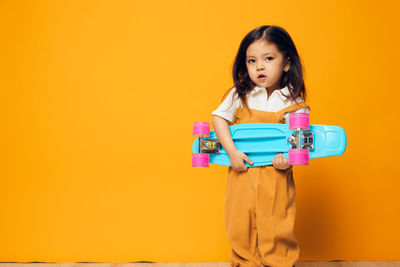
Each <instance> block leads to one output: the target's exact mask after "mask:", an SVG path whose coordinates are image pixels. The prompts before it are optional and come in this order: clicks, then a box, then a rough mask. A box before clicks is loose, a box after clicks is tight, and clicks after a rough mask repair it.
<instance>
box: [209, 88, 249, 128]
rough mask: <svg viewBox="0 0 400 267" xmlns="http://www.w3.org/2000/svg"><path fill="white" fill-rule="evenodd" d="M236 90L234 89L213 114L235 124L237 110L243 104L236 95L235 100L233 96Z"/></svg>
mask: <svg viewBox="0 0 400 267" xmlns="http://www.w3.org/2000/svg"><path fill="white" fill-rule="evenodd" d="M235 91H236V89H235V88H233V89H232V90H231V92H230V93H229V94H228V96H227V97H226V98H225V99H224V101H222V103H221V105H220V106H219V107H218V108H217V109H216V110H214V111H213V112H212V113H211V114H212V115H217V116H220V117H222V118H224V119H225V120H228V121H230V122H233V119H234V116H235V112H236V109H237V108H238V107H240V106H241V104H242V102H241V101H240V99H239V97H238V96H237V95H236V96H235V98H234V99H233V94H234V93H235Z"/></svg>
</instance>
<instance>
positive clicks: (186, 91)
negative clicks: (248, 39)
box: [0, 0, 400, 262]
mask: <svg viewBox="0 0 400 267" xmlns="http://www.w3.org/2000/svg"><path fill="white" fill-rule="evenodd" d="M399 10H400V9H399V4H398V1H379V2H376V1H344V0H342V1H294V0H293V1H292V0H287V1H274V2H272V1H250V2H249V1H247V2H243V1H239V0H238V1H236V0H235V1H232V0H229V1H211V0H206V1H196V2H191V1H183V0H173V1H155V0H147V1H128V0H126V1H122V0H120V1H81V0H74V1H52V0H37V1H22V0H19V1H16V0H14V1H11V0H1V1H0V94H1V95H0V116H1V132H0V134H1V136H0V138H1V141H0V142H1V149H0V151H1V152H0V153H1V158H0V162H1V163H0V164H1V167H0V175H1V179H0V215H1V218H2V219H1V220H0V239H1V242H0V261H3V262H4V261H18V262H25V261H46V262H74V261H96V262H132V261H157V262H160V261H166V262H210V261H228V260H229V259H228V253H229V249H230V247H229V244H228V243H227V241H226V235H225V228H224V215H223V214H224V194H225V182H226V167H223V166H216V165H212V166H211V167H210V168H207V169H194V168H192V167H191V144H192V142H193V140H194V138H193V137H192V135H191V134H192V123H193V122H194V121H211V112H212V111H213V110H214V109H215V108H216V107H217V106H218V105H219V103H220V101H221V98H222V96H223V94H224V93H225V92H226V90H227V89H228V88H229V87H231V85H232V81H231V76H230V72H231V67H232V63H233V58H234V55H235V53H236V51H237V49H238V47H239V43H240V41H241V39H242V38H243V37H244V35H245V34H246V33H247V32H249V31H250V30H252V29H253V28H255V27H257V26H260V25H264V24H276V25H279V26H282V27H284V28H285V29H287V31H288V32H289V33H290V34H291V36H292V38H293V39H294V41H295V43H296V45H297V48H298V51H299V53H300V55H301V59H302V61H303V64H304V67H305V81H306V86H307V89H308V92H309V98H308V104H309V105H310V106H311V123H313V124H331V125H340V126H342V127H343V128H344V129H345V130H346V132H347V136H348V146H347V151H346V152H345V154H344V155H343V156H341V157H332V158H322V159H314V160H311V163H310V165H309V166H308V167H295V182H296V186H297V217H296V228H295V233H296V236H297V238H298V240H299V242H300V248H301V255H300V260H302V261H305V260H400V256H399V255H400V247H399V238H400V230H399V225H400V208H399V203H400V194H399V187H400V180H399V175H398V171H397V167H396V165H397V164H399V163H398V157H397V154H398V153H399V150H400V146H399V142H398V141H397V139H398V137H397V135H398V131H399V129H400V128H399V125H398V122H399V119H398V118H399V116H400V112H399V110H398V108H397V107H398V99H399V96H398V92H399V89H400V88H399V85H398V74H397V73H398V62H399V59H400V57H399V55H400V53H399V51H398V49H399V47H400V46H399V45H400V44H399V31H398V27H399V26H400V25H399V22H398V12H399Z"/></svg>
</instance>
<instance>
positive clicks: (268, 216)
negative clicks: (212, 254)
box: [225, 102, 306, 267]
mask: <svg viewBox="0 0 400 267" xmlns="http://www.w3.org/2000/svg"><path fill="white" fill-rule="evenodd" d="M304 107H306V105H305V104H304V102H300V103H297V104H294V105H291V106H289V107H287V108H284V109H282V110H280V111H278V112H266V111H259V110H255V109H251V116H250V112H249V109H247V108H238V109H237V110H236V112H235V118H234V121H233V124H241V123H284V121H285V119H284V117H283V115H284V114H285V113H287V112H293V111H296V110H298V109H300V108H304ZM250 159H251V158H250ZM295 215H296V188H295V184H294V180H293V174H292V167H290V168H289V169H287V170H284V171H282V170H278V169H276V168H275V167H273V166H271V165H269V166H261V167H249V168H248V170H247V171H246V172H242V173H237V172H236V171H234V170H232V167H229V169H228V176H227V184H226V195H225V227H226V233H227V237H228V242H229V244H230V245H231V247H232V250H231V252H230V253H229V258H230V260H231V267H238V266H240V267H258V266H273V267H289V266H290V267H292V266H293V265H294V264H295V263H296V262H297V261H298V258H299V252H300V248H299V245H298V242H297V240H296V238H295V235H294V232H293V229H294V222H295Z"/></svg>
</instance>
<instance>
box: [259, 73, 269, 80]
mask: <svg viewBox="0 0 400 267" xmlns="http://www.w3.org/2000/svg"><path fill="white" fill-rule="evenodd" d="M266 77H267V76H265V75H264V74H259V75H258V76H257V79H259V80H264V79H265V78H266Z"/></svg>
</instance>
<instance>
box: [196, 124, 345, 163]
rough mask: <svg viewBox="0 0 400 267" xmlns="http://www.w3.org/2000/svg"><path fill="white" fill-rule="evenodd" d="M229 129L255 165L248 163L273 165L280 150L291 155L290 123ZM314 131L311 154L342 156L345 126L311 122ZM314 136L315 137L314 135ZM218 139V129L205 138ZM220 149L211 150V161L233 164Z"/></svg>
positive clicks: (237, 143)
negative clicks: (212, 151)
mask: <svg viewBox="0 0 400 267" xmlns="http://www.w3.org/2000/svg"><path fill="white" fill-rule="evenodd" d="M229 130H230V133H231V136H232V139H233V142H234V143H235V146H236V148H237V149H238V150H239V151H241V152H243V153H245V154H246V155H247V156H248V157H249V158H250V159H251V160H252V161H253V163H254V164H253V165H250V164H248V163H247V162H244V163H245V164H246V166H248V167H257V166H265V165H272V159H273V158H274V157H275V156H276V155H277V154H279V153H281V154H282V155H284V156H285V157H286V158H288V153H289V149H291V148H292V145H291V144H290V143H289V138H290V137H291V136H292V134H294V133H296V131H295V130H290V129H289V124H276V123H245V124H237V125H232V126H229ZM304 133H310V136H311V137H309V138H308V140H307V141H306V142H312V146H311V147H310V148H309V158H310V159H313V158H321V157H331V156H340V155H342V154H343V153H344V151H345V150H346V145H347V137H346V133H345V131H344V129H343V128H341V127H339V126H331V125H310V129H309V130H307V131H304ZM310 138H311V139H310ZM199 139H200V138H196V140H195V141H194V142H193V146H192V151H193V153H199ZM208 139H210V140H211V139H217V136H216V134H215V131H211V132H210V136H209V137H204V138H203V140H208ZM218 148H219V149H218V150H219V151H218V152H216V153H210V154H209V155H210V162H211V163H214V164H218V165H225V166H230V159H229V156H228V153H227V152H226V151H225V149H224V148H223V147H222V145H219V147H218Z"/></svg>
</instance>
